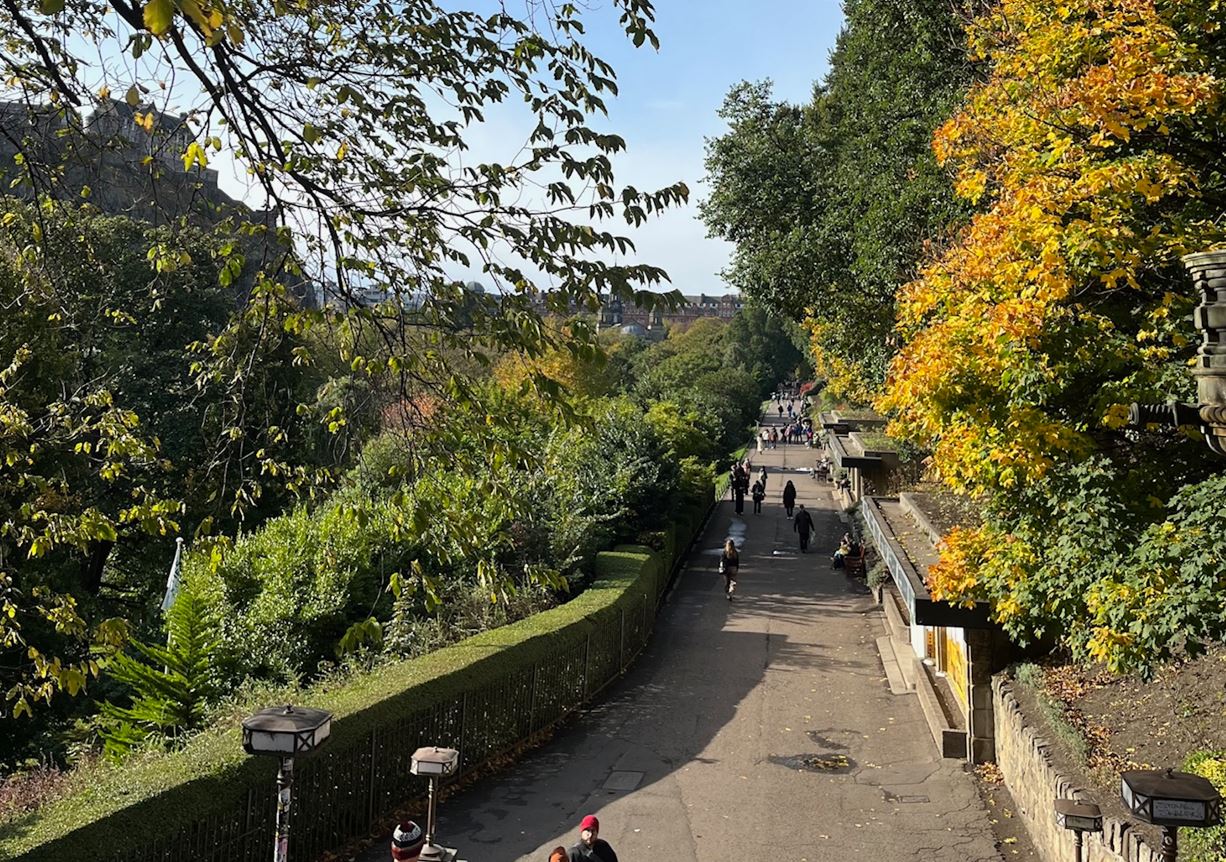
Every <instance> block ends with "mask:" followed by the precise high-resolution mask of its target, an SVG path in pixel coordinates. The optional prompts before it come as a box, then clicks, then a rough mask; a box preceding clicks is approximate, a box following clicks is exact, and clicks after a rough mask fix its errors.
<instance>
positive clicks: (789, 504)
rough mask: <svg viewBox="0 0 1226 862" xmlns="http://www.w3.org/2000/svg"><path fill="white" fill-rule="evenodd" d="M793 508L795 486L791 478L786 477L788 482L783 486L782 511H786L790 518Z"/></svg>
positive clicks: (794, 503)
mask: <svg viewBox="0 0 1226 862" xmlns="http://www.w3.org/2000/svg"><path fill="white" fill-rule="evenodd" d="M794 508H796V486H795V485H793V484H792V480H791V479H788V483H787V484H786V485H784V486H783V511H785V512H787V513H788V517H789V518H790V517H792V510H793V509H794Z"/></svg>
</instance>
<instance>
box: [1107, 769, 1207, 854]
mask: <svg viewBox="0 0 1226 862" xmlns="http://www.w3.org/2000/svg"><path fill="white" fill-rule="evenodd" d="M1120 779H1121V785H1120V794H1121V795H1122V796H1123V797H1124V804H1125V805H1127V806H1128V810H1129V811H1131V812H1132V813H1133V814H1134V815H1135V816H1137V817H1139V818H1140V819H1141V820H1144V821H1145V822H1146V823H1152V824H1154V825H1155V826H1161V827H1162V859H1163V862H1175V859H1176V856H1177V854H1178V849H1179V848H1178V843H1177V841H1178V838H1177V835H1178V828H1179V827H1180V826H1192V827H1201V826H1215V825H1217V824H1218V823H1220V822H1221V820H1222V798H1221V796H1220V795H1219V794H1218V792H1217V788H1215V787H1214V786H1213V785H1212V784H1211V783H1210V782H1209V780H1208V779H1206V778H1201V777H1200V776H1199V775H1193V774H1191V773H1190V772H1176V771H1175V770H1173V769H1137V770H1133V771H1131V772H1123V773H1120Z"/></svg>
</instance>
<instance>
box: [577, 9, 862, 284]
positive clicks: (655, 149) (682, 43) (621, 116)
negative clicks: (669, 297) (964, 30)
mask: <svg viewBox="0 0 1226 862" xmlns="http://www.w3.org/2000/svg"><path fill="white" fill-rule="evenodd" d="M602 7H603V8H602ZM602 7H597V8H594V9H593V14H592V16H591V23H592V26H591V27H590V28H589V31H588V32H589V36H590V39H589V46H590V47H591V48H592V49H593V51H595V53H596V54H597V55H599V56H601V57H602V58H603V59H605V60H607V61H608V62H609V63H611V64H612V65H613V67H614V69H616V71H617V76H618V83H619V87H620V95H619V97H618V98H617V99H616V100H615V101H614V103H613V104H612V105H611V106H610V111H609V115H610V121H611V122H610V125H611V126H612V128H613V129H614V130H616V131H617V133H618V134H620V135H622V137H624V138H625V139H626V141H627V144H628V153H627V154H626V156H625V157H624V158H621V159H619V160H618V162H617V171H618V180H619V182H622V183H631V184H633V185H636V186H638V187H640V188H647V187H658V186H660V185H663V184H665V183H667V182H669V181H673V180H678V179H680V180H684V181H685V182H686V183H687V184H688V185H689V186H690V191H691V202H690V205H689V206H687V207H685V208H684V209H678V210H677V211H675V212H671V213H669V214H667V215H665V216H664V217H663V218H661V219H659V220H655V221H653V222H650V223H649V224H648V225H646V226H644V227H643V228H641V229H640V230H638V231H636V232H634V233H633V235H632V236H633V239H634V241H635V243H636V245H637V246H638V249H639V257H640V259H641V260H642V261H643V262H646V263H651V264H655V265H658V266H663V267H664V268H665V269H666V270H668V272H669V274H670V275H671V276H672V279H673V286H675V287H677V288H678V289H680V290H681V291H682V292H684V293H699V292H706V293H722V292H724V291H725V290H726V287H725V285H724V284H723V282H722V281H721V280H720V278H719V275H718V273H719V270H720V269H721V268H722V267H723V266H724V264H725V263H726V262H727V259H728V253H729V248H730V247H729V246H728V245H727V244H726V243H723V242H721V241H716V240H711V239H707V238H706V229H705V227H704V226H703V225H702V223H701V222H700V221H698V209H697V202H698V200H700V199H701V198H702V197H704V196H705V194H706V190H705V188H704V186H702V185H701V183H700V182H699V180H700V179H701V177H702V175H703V168H702V159H703V140H704V138H706V137H711V136H715V135H718V134H720V133H721V132H722V131H723V129H724V126H723V123H722V121H721V120H720V119H719V118H718V117H717V116H716V111H717V110H718V108H719V106H720V103H721V102H722V101H723V98H724V95H725V94H726V93H727V92H728V90H729V88H731V87H732V85H734V84H735V83H737V82H738V81H742V80H751V81H753V80H760V79H764V78H770V79H771V80H772V81H773V82H774V84H775V94H776V96H777V97H779V98H782V99H786V100H788V101H792V102H802V101H807V100H808V98H809V96H810V94H811V92H812V87H813V83H814V81H816V80H819V79H821V77H822V76H823V75H824V74H825V73H826V69H827V65H828V59H829V55H830V50H831V49H832V48H833V47H834V41H835V38H836V37H837V35H838V32H839V28H840V27H841V25H842V11H841V9H840V6H839V3H838V2H837V0H809V2H798V0H767V2H764V3H761V4H752V3H745V2H743V0H714V2H695V0H658V2H657V4H656V14H657V18H656V26H655V31H656V35H657V36H659V37H660V43H661V44H660V51H659V53H656V52H655V51H652V50H651V49H650V48H649V47H644V48H640V49H637V50H636V49H635V48H634V47H633V46H632V45H630V43H629V41H628V40H626V39H625V37H624V36H622V35H621V34H620V32H618V30H617V27H616V20H615V19H614V18H613V16H612V15H611V14H610V9H609V7H608V4H607V3H604V4H602ZM755 7H756V8H755Z"/></svg>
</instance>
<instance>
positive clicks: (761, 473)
mask: <svg viewBox="0 0 1226 862" xmlns="http://www.w3.org/2000/svg"><path fill="white" fill-rule="evenodd" d="M758 481H759V482H761V483H762V491H763V493H765V492H766V465H765V464H763V465H762V469H761V470H759V471H758Z"/></svg>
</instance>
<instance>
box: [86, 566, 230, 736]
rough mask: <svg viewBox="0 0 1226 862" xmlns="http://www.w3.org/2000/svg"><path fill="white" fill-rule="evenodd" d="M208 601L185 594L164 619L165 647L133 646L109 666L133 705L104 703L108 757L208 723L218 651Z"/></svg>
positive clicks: (185, 591)
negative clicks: (213, 668)
mask: <svg viewBox="0 0 1226 862" xmlns="http://www.w3.org/2000/svg"><path fill="white" fill-rule="evenodd" d="M205 611H206V608H205V604H204V601H203V600H202V599H201V598H200V597H198V596H197V595H195V594H194V593H193V592H192V591H191V590H186V589H185V590H184V591H183V592H181V593H180V594H179V597H178V598H177V599H176V600H175V603H174V605H173V606H171V608H170V611H169V612H168V613H167V615H166V632H167V642H166V645H165V646H160V645H157V644H148V643H142V642H140V641H133V642H132V643H131V645H130V646H131V652H128V653H118V654H117V655H116V656H115V657H114V658H113V659H112V660H111V662H110V664H109V665H108V667H107V672H108V674H109V675H110V677H111V678H112V679H114V680H116V681H118V682H121V683H123V684H124V685H126V686H127V687H128V689H129V699H130V701H131V704H130V705H128V706H122V705H120V704H117V703H114V702H111V701H107V702H105V703H103V704H102V724H101V730H100V734H101V736H102V739H103V742H104V744H105V748H106V753H107V754H108V755H109V756H112V757H118V756H122V755H124V754H126V753H128V752H129V751H131V750H132V749H133V748H135V747H137V746H139V745H143V744H145V743H146V742H148V741H150V740H152V739H158V738H160V739H163V740H165V739H174V738H176V737H180V736H182V735H183V734H185V733H188V732H190V731H193V730H197V729H199V728H200V727H202V726H203V725H204V723H205V720H206V718H207V714H208V706H209V704H210V702H211V701H212V700H213V697H214V695H215V694H216V689H215V686H214V684H213V681H212V679H213V676H212V656H213V653H214V650H215V649H216V646H217V641H216V638H215V636H214V634H213V630H212V626H211V625H210V624H209V622H208V619H207V617H206V613H205Z"/></svg>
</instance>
